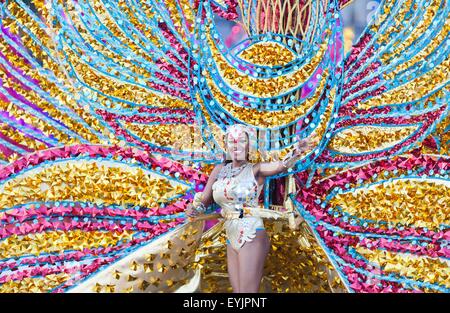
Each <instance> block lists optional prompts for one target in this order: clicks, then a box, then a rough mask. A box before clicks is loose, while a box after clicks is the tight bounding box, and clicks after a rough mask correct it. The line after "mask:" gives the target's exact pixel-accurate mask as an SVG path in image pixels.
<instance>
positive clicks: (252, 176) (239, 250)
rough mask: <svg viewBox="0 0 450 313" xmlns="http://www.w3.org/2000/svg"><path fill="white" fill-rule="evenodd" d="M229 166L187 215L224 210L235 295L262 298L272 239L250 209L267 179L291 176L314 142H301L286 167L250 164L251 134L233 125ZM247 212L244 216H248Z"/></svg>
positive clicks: (219, 167) (228, 141)
mask: <svg viewBox="0 0 450 313" xmlns="http://www.w3.org/2000/svg"><path fill="white" fill-rule="evenodd" d="M225 136H226V137H225V143H226V149H227V161H226V162H225V163H223V164H219V165H217V166H216V167H215V168H214V169H213V171H212V172H211V175H210V177H209V180H208V182H207V184H206V186H205V189H204V191H203V192H202V193H201V194H197V195H196V198H197V197H198V196H199V198H198V200H199V201H194V203H196V202H197V203H198V204H194V205H190V206H189V207H188V208H187V210H186V213H187V214H188V216H190V217H195V216H197V215H198V214H199V213H202V212H204V211H205V210H206V208H207V207H208V206H209V205H211V204H212V203H213V202H216V203H217V204H218V205H219V206H220V207H221V209H222V211H221V214H222V216H224V217H225V224H224V226H225V230H226V235H227V264H228V274H229V278H230V283H231V286H232V288H233V292H258V291H259V285H260V282H261V278H262V275H263V269H264V263H265V259H266V256H267V254H268V252H269V247H270V242H269V237H268V236H267V233H266V231H265V229H264V224H263V221H262V218H261V217H259V216H257V215H252V214H251V212H248V210H245V208H246V207H257V206H258V198H259V195H260V193H261V190H262V187H263V185H264V180H265V178H266V177H267V176H272V175H276V174H279V173H282V172H285V171H287V170H288V169H289V168H291V167H293V166H294V165H295V162H296V161H297V160H298V159H299V158H300V155H301V154H302V152H303V151H304V150H305V149H309V148H312V144H313V143H312V141H311V140H307V139H306V140H301V141H300V142H299V143H298V145H297V147H296V149H295V150H294V151H293V153H292V154H291V155H289V156H288V157H287V158H285V159H284V160H283V161H278V162H267V163H256V164H253V163H250V162H248V157H249V148H250V134H249V132H248V130H247V129H246V128H245V126H242V125H233V126H231V127H229V128H228V129H227V132H226V134H225ZM244 212H245V213H244Z"/></svg>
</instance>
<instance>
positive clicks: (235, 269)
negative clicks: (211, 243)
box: [227, 243, 239, 292]
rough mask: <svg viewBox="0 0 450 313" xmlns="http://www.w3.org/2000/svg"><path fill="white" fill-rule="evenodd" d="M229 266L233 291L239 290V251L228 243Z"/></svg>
mask: <svg viewBox="0 0 450 313" xmlns="http://www.w3.org/2000/svg"><path fill="white" fill-rule="evenodd" d="M227 267H228V277H229V278H230V283H231V287H233V292H239V259H238V253H237V252H236V251H235V250H234V249H233V247H231V245H230V244H229V243H227Z"/></svg>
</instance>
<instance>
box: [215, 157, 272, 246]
mask: <svg viewBox="0 0 450 313" xmlns="http://www.w3.org/2000/svg"><path fill="white" fill-rule="evenodd" d="M234 170H236V169H233V168H232V164H231V163H228V164H226V165H225V166H224V167H223V168H222V169H221V171H220V173H219V175H218V177H217V180H216V181H215V182H214V184H213V186H212V190H213V197H214V201H215V202H216V203H217V204H218V205H219V206H220V207H221V209H222V215H224V213H226V212H236V211H239V207H242V206H244V207H257V206H258V198H259V195H260V193H261V190H262V185H258V183H257V181H256V178H255V175H254V173H253V164H251V163H247V164H245V165H244V166H243V167H242V168H241V169H238V172H237V173H233V171H234ZM242 189H244V190H247V191H248V195H247V196H246V197H245V201H241V200H239V199H238V197H237V196H236V190H242ZM225 230H226V234H227V238H228V241H227V242H228V243H229V244H231V246H232V247H233V248H234V249H235V250H238V249H240V248H241V247H242V246H243V245H244V243H245V242H247V241H251V240H252V239H253V238H255V236H256V231H257V230H264V223H263V220H262V218H261V217H256V216H245V215H244V216H243V217H242V218H236V219H227V220H226V221H225Z"/></svg>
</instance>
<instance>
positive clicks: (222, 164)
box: [211, 163, 226, 174]
mask: <svg viewBox="0 0 450 313" xmlns="http://www.w3.org/2000/svg"><path fill="white" fill-rule="evenodd" d="M225 166H226V164H225V163H219V164H216V165H215V166H214V168H213V170H212V172H211V174H214V173H219V172H220V170H221V169H222V168H223V167H225Z"/></svg>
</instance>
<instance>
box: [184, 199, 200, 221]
mask: <svg viewBox="0 0 450 313" xmlns="http://www.w3.org/2000/svg"><path fill="white" fill-rule="evenodd" d="M185 213H186V215H187V216H188V217H190V218H194V217H197V216H198V211H197V210H195V209H194V206H193V205H192V203H189V204H188V205H187V207H186V210H185Z"/></svg>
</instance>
